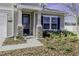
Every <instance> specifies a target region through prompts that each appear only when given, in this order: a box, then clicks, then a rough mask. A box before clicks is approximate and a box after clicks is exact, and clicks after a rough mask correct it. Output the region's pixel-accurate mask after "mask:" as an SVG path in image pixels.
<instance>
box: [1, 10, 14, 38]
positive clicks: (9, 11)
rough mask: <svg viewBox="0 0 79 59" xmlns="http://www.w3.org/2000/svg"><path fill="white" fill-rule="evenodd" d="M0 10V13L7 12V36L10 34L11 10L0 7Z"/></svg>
mask: <svg viewBox="0 0 79 59" xmlns="http://www.w3.org/2000/svg"><path fill="white" fill-rule="evenodd" d="M0 12H2V13H7V36H8V37H10V36H12V33H13V32H12V30H13V29H12V27H13V26H12V22H13V21H12V11H11V10H1V9H0Z"/></svg>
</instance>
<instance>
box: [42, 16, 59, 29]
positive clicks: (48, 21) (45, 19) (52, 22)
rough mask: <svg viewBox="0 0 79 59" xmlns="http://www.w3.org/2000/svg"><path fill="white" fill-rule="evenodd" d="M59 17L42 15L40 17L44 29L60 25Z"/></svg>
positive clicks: (56, 27) (55, 27)
mask: <svg viewBox="0 0 79 59" xmlns="http://www.w3.org/2000/svg"><path fill="white" fill-rule="evenodd" d="M59 20H60V17H58V16H49V15H44V16H42V18H41V23H42V26H43V29H44V30H53V29H58V28H59V27H60V25H59V24H60V21H59Z"/></svg>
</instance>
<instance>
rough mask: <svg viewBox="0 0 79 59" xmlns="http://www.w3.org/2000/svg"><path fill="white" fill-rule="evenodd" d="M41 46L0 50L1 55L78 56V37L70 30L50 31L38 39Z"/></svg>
mask: <svg viewBox="0 0 79 59" xmlns="http://www.w3.org/2000/svg"><path fill="white" fill-rule="evenodd" d="M39 41H40V42H42V43H43V44H44V46H41V47H32V48H24V49H17V50H10V51H3V52H0V55H1V56H8V55H11V56H79V39H77V37H76V34H73V33H70V32H65V33H64V32H61V33H60V32H59V33H58V32H52V33H50V36H49V37H45V38H44V39H41V40H39Z"/></svg>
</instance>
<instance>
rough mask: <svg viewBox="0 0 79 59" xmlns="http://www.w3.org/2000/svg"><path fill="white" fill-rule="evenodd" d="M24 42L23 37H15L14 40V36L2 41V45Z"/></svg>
mask: <svg viewBox="0 0 79 59" xmlns="http://www.w3.org/2000/svg"><path fill="white" fill-rule="evenodd" d="M23 43H26V40H25V39H24V38H23V37H16V40H14V37H10V38H7V39H6V40H5V41H4V42H3V46H5V45H15V44H23Z"/></svg>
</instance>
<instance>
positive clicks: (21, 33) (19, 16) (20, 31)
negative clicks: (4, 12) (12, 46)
mask: <svg viewBox="0 0 79 59" xmlns="http://www.w3.org/2000/svg"><path fill="white" fill-rule="evenodd" d="M18 35H19V36H23V26H22V10H21V9H19V10H18Z"/></svg>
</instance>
